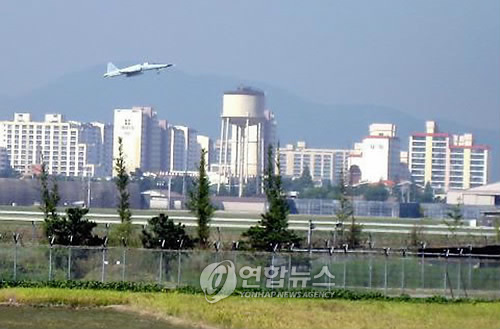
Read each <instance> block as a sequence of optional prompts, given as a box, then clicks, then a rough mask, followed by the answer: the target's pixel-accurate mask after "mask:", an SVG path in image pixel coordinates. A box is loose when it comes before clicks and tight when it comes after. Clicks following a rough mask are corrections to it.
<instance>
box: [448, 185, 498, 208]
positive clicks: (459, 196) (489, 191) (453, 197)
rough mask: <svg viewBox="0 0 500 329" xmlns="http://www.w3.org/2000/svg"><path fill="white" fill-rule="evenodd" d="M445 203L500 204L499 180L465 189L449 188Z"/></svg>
mask: <svg viewBox="0 0 500 329" xmlns="http://www.w3.org/2000/svg"><path fill="white" fill-rule="evenodd" d="M446 203H448V204H464V205H474V206H500V182H497V183H493V184H488V185H483V186H479V187H473V188H470V189H466V190H449V191H448V193H446Z"/></svg>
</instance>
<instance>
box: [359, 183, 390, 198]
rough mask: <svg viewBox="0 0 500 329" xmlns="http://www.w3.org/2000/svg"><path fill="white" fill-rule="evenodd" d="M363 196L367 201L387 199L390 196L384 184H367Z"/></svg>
mask: <svg viewBox="0 0 500 329" xmlns="http://www.w3.org/2000/svg"><path fill="white" fill-rule="evenodd" d="M363 197H364V199H365V200H366V201H387V199H388V198H389V191H388V190H387V188H386V187H385V185H384V184H382V183H379V184H377V185H369V186H366V188H365V190H364V191H363Z"/></svg>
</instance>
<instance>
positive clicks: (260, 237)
mask: <svg viewBox="0 0 500 329" xmlns="http://www.w3.org/2000/svg"><path fill="white" fill-rule="evenodd" d="M275 167H277V168H275ZM275 169H276V173H275ZM279 172H280V162H279V158H278V159H277V161H276V162H275V160H274V156H273V148H272V146H271V145H270V146H269V149H268V152H267V168H266V169H265V177H264V192H265V194H266V198H267V203H268V209H267V211H266V212H265V213H264V214H261V217H262V219H261V220H260V221H259V226H253V227H251V228H250V229H249V230H248V231H246V232H244V233H243V236H244V237H247V238H248V239H249V242H250V245H251V246H252V248H255V249H259V250H272V248H273V247H274V246H275V245H277V244H279V245H283V244H287V243H288V244H290V243H294V244H297V245H298V244H299V243H300V238H299V237H298V236H297V235H296V234H295V233H293V232H292V231H289V230H288V218H287V217H288V213H289V208H288V203H287V200H286V198H285V193H284V190H283V186H282V181H281V175H280V174H279Z"/></svg>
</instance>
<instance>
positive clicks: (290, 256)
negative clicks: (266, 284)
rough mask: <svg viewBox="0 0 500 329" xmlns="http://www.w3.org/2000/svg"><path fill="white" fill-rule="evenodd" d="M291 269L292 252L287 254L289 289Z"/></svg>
mask: <svg viewBox="0 0 500 329" xmlns="http://www.w3.org/2000/svg"><path fill="white" fill-rule="evenodd" d="M291 271H292V253H289V254H288V284H287V285H288V290H290V273H292V272H291Z"/></svg>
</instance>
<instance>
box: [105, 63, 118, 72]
mask: <svg viewBox="0 0 500 329" xmlns="http://www.w3.org/2000/svg"><path fill="white" fill-rule="evenodd" d="M117 70H118V68H117V67H116V66H115V65H114V64H113V63H111V62H109V63H108V71H107V73H110V72H113V71H117Z"/></svg>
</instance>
